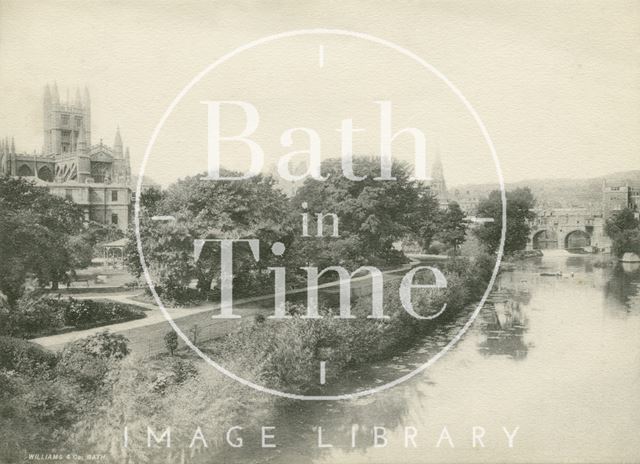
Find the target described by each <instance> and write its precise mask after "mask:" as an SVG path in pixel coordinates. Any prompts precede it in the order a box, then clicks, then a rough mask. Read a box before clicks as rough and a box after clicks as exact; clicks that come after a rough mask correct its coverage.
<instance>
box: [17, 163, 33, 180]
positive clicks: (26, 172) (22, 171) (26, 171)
mask: <svg viewBox="0 0 640 464" xmlns="http://www.w3.org/2000/svg"><path fill="white" fill-rule="evenodd" d="M18 175H19V176H22V177H26V176H33V171H32V170H31V168H30V167H29V166H28V165H26V164H23V165H22V166H20V167H19V168H18Z"/></svg>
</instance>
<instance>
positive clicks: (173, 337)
mask: <svg viewBox="0 0 640 464" xmlns="http://www.w3.org/2000/svg"><path fill="white" fill-rule="evenodd" d="M164 346H165V348H167V351H168V352H169V354H170V355H171V356H173V353H175V351H176V350H177V349H178V334H177V333H176V332H175V330H169V331H167V333H165V334H164Z"/></svg>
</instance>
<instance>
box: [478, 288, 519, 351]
mask: <svg viewBox="0 0 640 464" xmlns="http://www.w3.org/2000/svg"><path fill="white" fill-rule="evenodd" d="M487 309H488V310H487V311H483V312H482V315H481V319H482V321H481V330H482V333H483V334H485V336H486V339H485V340H484V341H483V342H481V343H480V345H479V349H480V352H481V353H482V354H484V355H487V356H495V355H498V356H509V357H511V358H513V359H519V360H521V359H524V358H526V356H527V353H528V351H529V346H530V345H529V344H527V343H525V342H524V334H525V332H526V331H527V330H528V324H529V319H528V318H527V315H526V311H525V309H524V305H523V304H521V303H520V302H519V301H514V300H513V299H508V300H504V301H502V302H498V301H496V302H494V303H493V305H490V306H489V307H488V308H487Z"/></svg>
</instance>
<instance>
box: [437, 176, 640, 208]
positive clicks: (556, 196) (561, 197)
mask: <svg viewBox="0 0 640 464" xmlns="http://www.w3.org/2000/svg"><path fill="white" fill-rule="evenodd" d="M603 181H606V182H607V185H610V186H613V185H626V184H629V185H630V186H632V187H638V188H640V170H633V171H622V172H615V173H612V174H607V175H604V176H600V177H593V178H590V179H530V180H523V181H519V182H512V183H507V184H505V187H506V189H507V190H512V189H516V188H518V187H529V188H530V189H531V191H532V192H533V194H534V195H535V197H536V199H537V203H538V206H541V207H549V208H569V207H589V206H593V207H599V205H600V203H601V201H602V183H603ZM495 189H496V185H495V184H475V185H473V184H465V185H456V186H453V187H452V188H451V189H450V191H452V193H454V192H455V191H456V190H458V192H459V193H460V194H462V195H463V196H466V197H475V198H482V197H485V196H486V195H487V194H488V193H489V192H491V191H492V190H495Z"/></svg>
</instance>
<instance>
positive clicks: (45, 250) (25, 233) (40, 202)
mask: <svg viewBox="0 0 640 464" xmlns="http://www.w3.org/2000/svg"><path fill="white" fill-rule="evenodd" d="M82 222H83V213H82V209H81V208H80V207H79V206H78V205H76V204H74V203H73V202H71V201H69V200H66V199H63V198H60V197H58V196H55V195H52V194H50V193H49V192H48V191H47V190H46V189H45V188H42V187H37V186H36V185H35V184H34V183H33V182H31V181H27V180H25V179H22V178H11V177H6V176H5V177H0V236H2V241H0V291H2V293H4V294H5V295H6V296H7V298H8V300H9V302H10V304H13V303H14V302H15V301H16V300H17V299H18V298H19V297H20V295H21V294H22V291H23V284H24V282H25V279H26V277H27V276H28V275H29V274H31V275H33V276H35V277H37V279H38V281H39V282H40V284H41V285H45V284H47V283H49V282H51V283H52V286H53V288H57V285H58V282H59V281H61V280H63V279H64V278H65V276H66V274H67V273H68V272H69V271H72V270H73V269H74V268H75V267H77V266H86V265H87V264H88V259H87V249H86V247H84V246H81V241H82V238H81V237H80V236H81V234H82V233H83V228H82ZM78 237H80V238H78Z"/></svg>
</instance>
